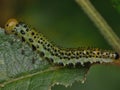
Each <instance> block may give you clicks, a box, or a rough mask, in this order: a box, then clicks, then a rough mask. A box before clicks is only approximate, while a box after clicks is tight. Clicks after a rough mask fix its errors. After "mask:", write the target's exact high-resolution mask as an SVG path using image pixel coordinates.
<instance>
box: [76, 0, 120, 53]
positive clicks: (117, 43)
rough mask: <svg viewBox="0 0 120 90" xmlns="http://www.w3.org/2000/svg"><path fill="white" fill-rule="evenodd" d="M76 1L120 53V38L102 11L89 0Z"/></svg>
mask: <svg viewBox="0 0 120 90" xmlns="http://www.w3.org/2000/svg"><path fill="white" fill-rule="evenodd" d="M76 2H77V3H78V4H79V5H80V6H81V7H82V9H83V10H84V11H85V13H86V14H87V15H88V17H89V18H90V19H91V20H92V21H93V22H94V23H95V25H96V26H97V27H98V30H99V31H100V32H101V34H102V35H103V36H104V38H105V39H106V40H107V41H108V43H109V44H110V45H111V46H112V47H113V48H114V49H115V50H116V51H117V52H118V53H119V55H120V39H119V37H118V36H117V35H116V34H115V33H114V32H113V30H112V28H111V27H110V26H109V25H108V23H107V22H106V21H105V20H104V18H103V17H102V16H101V15H100V13H99V12H98V11H97V10H96V9H95V7H94V6H93V5H92V4H91V2H90V1H89V0H76Z"/></svg>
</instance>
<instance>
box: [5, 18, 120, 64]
mask: <svg viewBox="0 0 120 90" xmlns="http://www.w3.org/2000/svg"><path fill="white" fill-rule="evenodd" d="M5 32H6V33H7V34H15V35H17V36H18V37H19V38H21V40H22V41H23V42H26V43H28V44H29V45H30V46H31V48H32V49H33V50H34V51H36V52H37V53H38V54H39V55H40V57H41V58H43V60H44V59H45V60H48V61H50V62H52V63H53V64H62V65H64V66H66V65H69V64H72V65H76V64H78V63H80V64H81V65H84V64H85V63H91V64H92V63H97V62H98V63H110V62H113V60H117V59H118V58H119V55H118V53H116V52H112V51H107V50H100V49H97V48H74V49H63V48H60V47H57V46H56V45H53V44H52V43H51V42H50V41H48V40H47V39H46V37H44V35H43V34H42V33H39V32H37V31H36V30H35V29H33V28H31V27H29V25H27V24H25V23H23V22H19V21H17V20H16V19H9V20H8V21H7V23H6V24H5Z"/></svg>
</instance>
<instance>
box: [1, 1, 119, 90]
mask: <svg viewBox="0 0 120 90" xmlns="http://www.w3.org/2000/svg"><path fill="white" fill-rule="evenodd" d="M112 1H113V2H111V0H91V2H92V3H93V5H94V6H95V7H96V8H97V10H98V11H99V12H100V13H101V15H102V16H103V17H104V18H105V19H106V20H107V22H108V24H109V25H110V26H111V27H112V28H113V30H114V31H115V32H116V34H117V35H118V36H119V37H120V25H119V23H120V15H119V13H117V11H116V10H115V9H114V7H115V8H117V10H118V11H119V0H112ZM0 13H1V14H2V15H1V16H0V25H1V27H3V26H4V23H5V21H6V20H7V19H8V18H11V17H16V18H18V19H20V20H24V21H25V22H26V23H28V24H30V25H32V26H33V27H35V28H36V29H37V30H38V31H40V32H42V33H43V34H44V35H45V36H46V37H47V38H48V39H49V40H51V41H53V42H54V43H55V44H57V45H58V46H61V47H67V48H68V47H88V46H91V47H98V48H102V49H111V47H110V46H109V45H108V43H107V42H106V41H105V40H104V37H102V35H101V34H100V33H99V31H98V30H97V28H96V27H95V26H94V24H93V23H92V21H91V20H90V19H89V18H88V17H87V16H86V14H85V13H84V12H83V11H82V10H81V8H80V7H79V6H78V5H77V4H76V3H75V1H74V0H0ZM119 68H120V67H117V66H112V65H95V66H94V67H92V68H91V70H90V72H89V74H88V77H87V82H86V83H85V84H84V85H81V84H79V83H75V84H74V85H73V86H72V87H71V88H67V89H68V90H78V89H81V90H88V89H89V90H93V89H96V90H119V89H120V86H119V83H120V80H119V79H120V77H119V75H120V70H119ZM63 89H65V90H66V88H65V87H62V86H56V87H53V90H63Z"/></svg>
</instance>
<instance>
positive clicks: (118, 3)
mask: <svg viewBox="0 0 120 90" xmlns="http://www.w3.org/2000/svg"><path fill="white" fill-rule="evenodd" d="M111 2H112V4H113V7H114V8H115V9H116V10H117V11H118V12H119V13H120V0H111Z"/></svg>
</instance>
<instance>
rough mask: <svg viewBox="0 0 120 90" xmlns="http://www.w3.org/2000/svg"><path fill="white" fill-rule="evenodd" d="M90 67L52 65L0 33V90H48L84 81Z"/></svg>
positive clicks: (18, 42)
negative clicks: (52, 87)
mask: <svg viewBox="0 0 120 90" xmlns="http://www.w3.org/2000/svg"><path fill="white" fill-rule="evenodd" d="M88 69H89V67H79V68H74V67H73V68H69V67H61V66H56V65H51V64H50V63H48V62H47V61H46V60H42V59H41V58H40V57H39V55H38V54H37V53H36V52H34V51H32V49H31V48H30V47H29V46H28V45H27V44H26V43H22V42H21V40H20V39H19V38H17V37H16V36H14V35H6V34H5V33H4V30H3V29H0V90H48V89H51V86H53V85H54V84H62V85H65V86H69V85H72V83H74V82H75V81H81V82H82V83H83V82H84V81H85V75H86V73H87V71H88Z"/></svg>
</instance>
